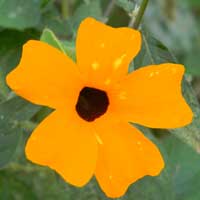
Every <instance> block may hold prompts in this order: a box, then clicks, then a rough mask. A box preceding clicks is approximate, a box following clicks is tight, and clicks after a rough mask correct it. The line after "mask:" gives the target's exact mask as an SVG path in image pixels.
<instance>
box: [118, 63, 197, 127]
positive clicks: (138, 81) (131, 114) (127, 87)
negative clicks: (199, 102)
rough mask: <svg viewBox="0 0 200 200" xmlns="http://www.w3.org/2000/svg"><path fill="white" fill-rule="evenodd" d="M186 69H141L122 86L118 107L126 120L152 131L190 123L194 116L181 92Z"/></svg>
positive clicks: (164, 65)
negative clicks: (149, 128) (152, 129)
mask: <svg viewBox="0 0 200 200" xmlns="http://www.w3.org/2000/svg"><path fill="white" fill-rule="evenodd" d="M183 74H184V66H182V65H179V64H170V63H166V64H161V65H152V66H147V67H143V68H140V69H138V70H136V71H134V72H132V73H131V74H130V75H128V76H127V77H126V78H125V79H124V80H123V81H122V82H121V83H120V84H119V88H120V89H119V88H118V89H119V91H118V92H117V94H116V98H115V100H116V101H115V104H116V106H117V107H118V108H117V109H118V112H119V114H120V116H121V117H122V118H125V119H126V120H128V121H132V122H134V123H138V124H142V125H145V126H148V127H152V128H177V127H181V126H184V125H187V124H189V123H190V122H191V121H192V117H193V113H192V111H191V109H190V107H189V106H188V104H187V103H186V101H185V99H184V97H183V96H182V92H181V81H182V78H183Z"/></svg>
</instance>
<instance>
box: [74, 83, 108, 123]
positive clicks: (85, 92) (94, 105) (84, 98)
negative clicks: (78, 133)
mask: <svg viewBox="0 0 200 200" xmlns="http://www.w3.org/2000/svg"><path fill="white" fill-rule="evenodd" d="M108 105H109V99H108V96H107V94H106V92H104V91H103V90H99V89H96V88H91V87H84V88H83V89H82V90H81V91H80V94H79V97H78V101H77V104H76V111H77V113H78V115H79V116H80V117H81V118H82V119H84V120H86V121H88V122H92V121H94V120H95V119H96V118H98V117H100V116H101V115H103V114H104V113H105V112H106V110H107V108H108Z"/></svg>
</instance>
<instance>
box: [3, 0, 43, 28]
mask: <svg viewBox="0 0 200 200" xmlns="http://www.w3.org/2000/svg"><path fill="white" fill-rule="evenodd" d="M39 20H40V0H28V1H27V0H20V1H19V0H0V26H2V27H6V28H14V29H18V30H23V29H25V28H29V27H34V26H36V25H37V24H38V23H39Z"/></svg>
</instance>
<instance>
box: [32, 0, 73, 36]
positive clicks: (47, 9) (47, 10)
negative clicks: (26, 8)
mask: <svg viewBox="0 0 200 200" xmlns="http://www.w3.org/2000/svg"><path fill="white" fill-rule="evenodd" d="M45 1H46V2H45ZM36 28H37V29H39V30H40V31H42V30H43V29H44V28H48V29H50V30H52V31H53V32H54V33H56V34H57V35H59V36H61V37H62V38H65V37H69V36H71V35H72V28H71V23H70V21H69V20H63V19H62V18H61V15H60V12H59V9H58V7H57V6H55V1H54V0H48V1H47V0H44V3H43V4H42V9H41V20H40V23H39V25H38V26H37V27H36Z"/></svg>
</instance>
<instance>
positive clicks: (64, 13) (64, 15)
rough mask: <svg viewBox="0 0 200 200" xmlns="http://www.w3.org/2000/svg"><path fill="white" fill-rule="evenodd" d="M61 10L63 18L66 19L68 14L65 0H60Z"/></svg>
mask: <svg viewBox="0 0 200 200" xmlns="http://www.w3.org/2000/svg"><path fill="white" fill-rule="evenodd" d="M61 11H62V17H63V19H66V18H67V17H68V15H69V10H68V3H67V0H62V1H61Z"/></svg>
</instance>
